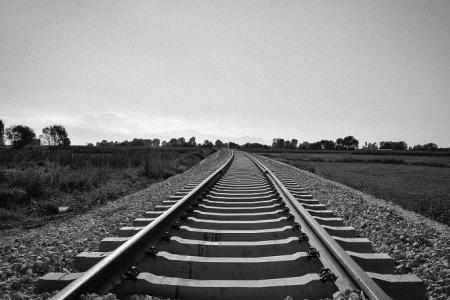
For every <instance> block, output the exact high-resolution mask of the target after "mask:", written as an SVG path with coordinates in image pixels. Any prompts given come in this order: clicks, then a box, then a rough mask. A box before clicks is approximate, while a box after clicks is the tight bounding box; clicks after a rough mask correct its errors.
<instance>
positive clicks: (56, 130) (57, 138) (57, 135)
mask: <svg viewBox="0 0 450 300" xmlns="http://www.w3.org/2000/svg"><path fill="white" fill-rule="evenodd" d="M39 138H40V140H41V141H43V142H44V141H45V142H46V143H47V145H49V146H70V139H69V138H68V136H67V131H66V128H64V127H63V126H61V125H52V126H47V127H45V128H43V129H42V134H41V135H40V136H39Z"/></svg>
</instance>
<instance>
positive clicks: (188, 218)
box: [37, 151, 425, 299]
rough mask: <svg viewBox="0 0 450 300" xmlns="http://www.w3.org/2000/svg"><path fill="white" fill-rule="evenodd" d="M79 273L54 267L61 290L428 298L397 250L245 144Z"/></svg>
mask: <svg viewBox="0 0 450 300" xmlns="http://www.w3.org/2000/svg"><path fill="white" fill-rule="evenodd" d="M75 267H76V268H77V269H78V270H80V272H79V273H70V274H64V273H49V274H47V275H45V276H44V277H42V278H41V279H40V280H39V282H38V287H37V288H38V289H39V290H41V291H43V290H50V289H61V290H60V292H59V293H58V294H56V295H55V296H54V299H76V298H77V297H78V296H79V295H81V294H82V293H86V292H96V293H99V294H104V293H109V292H112V293H115V294H116V295H117V296H118V297H119V298H123V297H126V296H128V295H133V294H149V295H153V296H160V297H170V298H177V299H178V298H179V299H249V298H256V299H284V298H285V297H287V296H290V297H291V298H293V299H321V298H333V295H336V293H339V292H344V291H346V290H352V291H358V293H360V294H362V295H364V297H366V298H368V299H391V298H396V299H424V298H425V295H424V294H425V292H424V291H425V288H424V285H423V282H422V281H421V280H420V279H418V278H417V277H416V276H414V275H411V274H402V275H394V265H393V260H392V258H390V257H389V256H388V255H386V254H383V253H373V250H372V245H371V243H370V241H368V240H367V239H364V238H360V237H358V236H357V235H356V231H355V229H354V228H352V227H348V226H345V225H344V223H343V222H342V220H341V219H340V218H337V217H336V216H335V215H334V213H333V212H332V211H329V210H328V209H327V208H326V207H325V206H324V205H322V204H319V202H318V201H317V200H315V199H313V197H312V196H311V195H310V194H309V193H308V192H307V191H305V190H304V189H303V188H301V187H300V186H299V185H298V184H297V183H296V182H294V181H292V180H290V179H289V178H287V177H286V176H285V175H284V174H278V173H277V174H276V175H275V174H274V173H273V172H272V171H271V170H269V169H268V168H267V167H266V166H264V165H263V164H262V163H261V162H260V161H259V160H257V159H256V158H255V157H253V156H251V155H249V154H246V153H243V152H240V151H237V152H234V154H232V155H231V156H230V159H229V160H228V161H227V162H226V163H225V164H224V165H223V166H221V167H220V168H219V169H218V170H217V171H216V172H214V173H213V174H211V175H210V176H209V177H208V178H206V179H204V180H200V179H199V180H197V181H194V182H192V183H190V184H189V185H188V186H186V187H185V188H184V189H182V190H181V191H179V192H178V193H177V194H175V195H173V196H171V197H170V198H169V200H165V201H163V203H162V205H160V206H157V207H156V210H155V211H149V212H146V213H145V214H144V217H143V218H138V219H136V220H135V221H134V223H133V225H132V226H129V227H123V228H121V229H120V230H119V232H118V236H117V237H111V238H106V239H104V240H102V242H101V244H100V249H99V251H98V252H83V253H81V254H79V255H78V256H77V257H76V258H75Z"/></svg>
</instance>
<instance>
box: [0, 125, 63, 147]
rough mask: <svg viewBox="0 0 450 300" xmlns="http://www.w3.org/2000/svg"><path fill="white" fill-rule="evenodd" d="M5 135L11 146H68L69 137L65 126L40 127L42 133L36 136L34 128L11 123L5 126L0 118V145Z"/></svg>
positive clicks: (2, 143)
mask: <svg viewBox="0 0 450 300" xmlns="http://www.w3.org/2000/svg"><path fill="white" fill-rule="evenodd" d="M5 137H6V139H7V140H9V141H10V142H11V145H12V147H13V148H23V147H25V146H30V145H31V146H33V145H34V146H39V145H41V144H44V145H48V146H56V147H69V146H70V139H69V137H68V133H67V130H66V128H64V127H63V126H62V125H49V126H47V127H45V128H42V134H40V135H39V136H38V137H37V138H36V133H35V132H34V130H33V129H32V128H30V127H28V126H26V125H12V126H10V127H8V128H5V124H4V123H3V121H2V120H0V145H1V146H3V145H5Z"/></svg>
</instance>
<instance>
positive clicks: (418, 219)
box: [257, 156, 450, 299]
mask: <svg viewBox="0 0 450 300" xmlns="http://www.w3.org/2000/svg"><path fill="white" fill-rule="evenodd" d="M257 157H258V159H260V161H261V162H262V163H264V164H265V165H266V166H267V167H269V168H270V169H271V170H273V171H279V172H283V173H284V174H286V175H288V176H289V177H290V178H291V179H292V180H294V181H296V182H297V183H299V184H300V185H301V186H302V187H303V188H305V189H307V190H308V191H309V192H310V193H311V194H312V195H313V197H314V198H315V199H317V200H318V201H319V202H321V203H322V204H325V205H327V206H328V208H329V209H331V210H333V211H334V212H335V213H336V215H338V216H339V217H341V218H343V219H344V223H345V224H346V225H348V226H353V227H354V228H355V229H356V230H357V232H358V234H359V235H360V236H361V237H365V238H368V239H369V240H371V241H372V243H373V247H374V249H375V251H376V252H384V253H388V254H389V255H390V256H392V257H393V258H394V260H395V263H396V267H395V272H396V273H400V274H402V273H414V274H416V275H417V276H418V277H419V278H421V279H422V280H423V281H424V282H425V285H426V288H427V293H428V295H427V296H428V299H449V296H450V268H449V262H450V228H449V227H448V226H446V225H443V224H440V223H437V222H435V221H432V220H430V219H428V218H425V217H423V216H421V215H418V214H416V213H413V212H410V211H406V210H404V209H402V208H401V207H399V206H397V205H395V204H393V203H390V202H387V201H384V200H381V199H377V198H375V197H373V196H371V195H368V194H366V193H363V192H360V191H358V190H355V189H353V188H350V187H348V186H345V185H343V184H340V183H336V182H333V181H330V180H327V179H324V178H322V177H320V176H318V175H315V174H313V173H310V172H307V171H304V170H300V169H297V168H295V167H293V166H289V165H287V164H284V163H280V162H277V161H275V160H272V159H269V158H266V157H263V156H257Z"/></svg>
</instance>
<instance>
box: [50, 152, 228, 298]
mask: <svg viewBox="0 0 450 300" xmlns="http://www.w3.org/2000/svg"><path fill="white" fill-rule="evenodd" d="M233 158H234V152H233V151H232V152H231V156H230V158H229V159H228V160H227V162H226V163H224V164H223V165H222V166H221V167H220V168H219V169H217V170H216V171H215V172H214V173H213V174H211V175H210V176H208V178H206V179H205V180H203V181H202V182H201V183H200V184H199V185H198V186H197V187H195V188H194V189H193V190H192V191H190V192H189V193H188V194H187V195H185V196H184V197H183V198H181V199H180V200H179V201H178V202H177V203H175V204H174V205H173V206H172V207H171V208H169V209H168V210H167V211H165V212H164V213H163V214H161V215H160V216H159V217H157V218H156V219H155V220H154V221H153V222H151V223H150V224H148V225H147V226H145V227H144V228H143V229H142V230H140V231H139V232H138V233H136V234H135V235H133V236H132V237H131V238H130V239H129V240H127V241H126V242H125V243H123V244H122V245H121V246H119V247H118V248H117V249H115V250H114V251H113V252H111V253H110V254H109V255H108V256H106V257H105V258H104V259H102V260H101V261H100V262H98V263H97V264H95V265H94V266H93V267H92V268H90V269H89V270H87V271H86V272H84V274H83V275H82V276H81V277H79V278H78V279H76V280H74V281H73V282H72V283H70V284H69V285H67V286H66V287H65V288H64V289H62V290H61V291H59V292H58V293H57V294H56V295H55V296H53V297H52V298H51V299H54V300H56V299H58V300H61V299H75V298H76V297H78V296H79V295H81V294H82V293H84V292H89V291H92V290H98V288H99V287H101V286H103V285H105V284H106V283H107V281H108V278H111V277H112V276H113V273H116V272H113V271H114V270H112V269H113V268H114V265H115V264H124V262H128V264H129V261H130V260H129V259H127V255H128V256H130V255H134V254H132V253H133V252H136V251H142V250H143V249H140V247H142V246H143V245H145V244H146V242H145V239H146V238H148V237H150V236H151V235H152V233H154V232H155V231H157V230H158V229H159V228H158V227H159V225H160V224H162V223H163V222H164V221H166V220H168V219H170V218H171V217H173V216H174V215H175V214H176V213H177V212H178V210H179V208H180V207H182V206H183V205H184V204H186V203H187V202H188V201H189V200H191V199H194V198H195V197H197V196H198V195H199V194H201V193H202V191H203V190H204V189H205V188H207V187H208V185H209V184H210V183H212V182H213V181H214V180H215V179H216V178H218V177H219V176H221V175H222V174H223V173H224V172H225V170H226V169H227V168H228V167H229V166H230V164H231V162H232V161H233ZM144 249H145V248H144ZM128 258H129V257H128ZM92 286H95V287H96V288H94V289H90V287H92Z"/></svg>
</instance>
